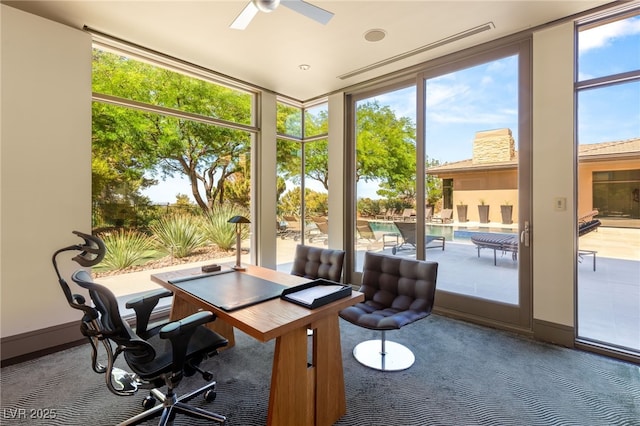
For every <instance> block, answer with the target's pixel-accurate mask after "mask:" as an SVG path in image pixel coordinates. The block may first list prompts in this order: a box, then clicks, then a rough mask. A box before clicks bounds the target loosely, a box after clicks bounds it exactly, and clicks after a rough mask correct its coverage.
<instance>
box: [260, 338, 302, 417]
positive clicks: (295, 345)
mask: <svg viewBox="0 0 640 426" xmlns="http://www.w3.org/2000/svg"><path fill="white" fill-rule="evenodd" d="M311 379H312V375H311V374H310V372H309V371H308V367H307V328H306V327H303V328H297V329H295V330H293V331H291V332H290V333H287V334H284V335H282V336H280V337H277V338H276V347H275V352H274V354H273V369H272V371H271V391H270V394H269V413H268V415H267V425H270V426H304V425H308V426H311V425H313V424H314V421H313V414H314V410H313V399H312V392H313V390H312V388H313V380H311Z"/></svg>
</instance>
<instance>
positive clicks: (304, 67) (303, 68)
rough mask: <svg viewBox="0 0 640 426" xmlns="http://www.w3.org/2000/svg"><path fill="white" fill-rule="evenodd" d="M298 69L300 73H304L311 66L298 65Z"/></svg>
mask: <svg viewBox="0 0 640 426" xmlns="http://www.w3.org/2000/svg"><path fill="white" fill-rule="evenodd" d="M298 68H300V69H301V70H302V71H306V70H308V69H309V68H311V65H308V64H300V65H298Z"/></svg>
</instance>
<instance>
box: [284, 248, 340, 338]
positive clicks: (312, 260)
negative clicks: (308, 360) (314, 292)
mask: <svg viewBox="0 0 640 426" xmlns="http://www.w3.org/2000/svg"><path fill="white" fill-rule="evenodd" d="M343 263H344V251H342V250H335V249H323V248H320V247H311V246H303V245H302V244H298V245H297V246H296V254H295V258H294V259H293V266H292V267H291V275H297V276H299V277H305V278H309V279H311V280H317V279H318V278H324V279H325V280H331V281H335V282H340V279H341V277H342V264H343ZM307 335H308V336H313V330H307Z"/></svg>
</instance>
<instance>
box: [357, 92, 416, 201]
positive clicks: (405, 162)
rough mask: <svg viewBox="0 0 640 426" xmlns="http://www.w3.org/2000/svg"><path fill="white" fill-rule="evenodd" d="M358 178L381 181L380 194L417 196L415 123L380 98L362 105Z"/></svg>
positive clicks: (359, 111)
mask: <svg viewBox="0 0 640 426" xmlns="http://www.w3.org/2000/svg"><path fill="white" fill-rule="evenodd" d="M356 115H357V122H356V137H357V140H356V180H357V181H360V180H363V181H365V182H369V181H374V180H375V181H378V182H379V186H380V189H379V190H378V192H377V193H378V195H381V196H383V197H385V198H395V197H400V198H407V199H415V174H416V172H415V170H416V146H415V134H416V130H415V125H414V124H413V122H412V121H411V119H410V118H408V117H396V114H395V113H394V111H393V110H392V109H391V108H390V107H389V106H381V105H380V104H379V102H378V101H372V102H365V103H363V104H361V105H359V106H358V109H357V113H356Z"/></svg>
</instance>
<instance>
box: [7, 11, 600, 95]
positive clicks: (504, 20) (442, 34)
mask: <svg viewBox="0 0 640 426" xmlns="http://www.w3.org/2000/svg"><path fill="white" fill-rule="evenodd" d="M247 1H248V0H234V1H218V0H208V1H187V0H183V1H148V0H138V1H95V0H85V1H3V3H5V4H8V5H11V6H13V7H16V8H19V9H22V10H25V11H28V12H31V13H34V14H36V15H40V16H43V17H46V18H48V19H51V20H54V21H57V22H60V23H63V24H66V25H69V26H71V27H74V28H83V26H85V25H86V26H88V27H90V28H93V29H95V30H98V31H101V32H103V33H107V34H110V35H113V36H116V37H118V38H121V39H124V40H127V41H130V42H133V43H136V44H139V45H142V46H144V47H147V48H150V49H154V50H157V51H160V52H163V53H165V54H168V55H171V56H175V57H177V58H179V59H182V60H185V61H188V62H192V63H194V64H196V65H199V66H202V67H205V68H209V69H211V70H214V71H217V72H219V73H222V74H226V75H229V76H233V77H235V78H237V79H240V80H243V81H246V82H248V83H251V84H253V85H257V86H260V87H263V88H266V89H270V90H272V91H275V92H277V93H280V94H283V95H286V96H289V97H292V98H294V99H297V100H301V101H305V100H308V99H312V98H314V97H317V96H320V95H324V94H327V93H331V92H333V91H335V90H339V89H342V88H345V87H348V86H351V85H353V84H356V83H359V82H362V81H366V80H369V79H371V78H374V77H377V76H380V75H384V74H387V73H389V72H392V71H395V70H398V69H402V68H406V67H409V66H412V65H415V64H418V63H421V62H424V61H426V60H429V59H432V58H435V57H439V56H442V55H445V54H447V53H451V52H454V51H458V50H461V49H464V48H467V47H471V46H474V45H478V44H480V43H483V42H486V41H489V40H493V39H496V38H500V37H503V36H506V35H509V34H513V33H515V32H518V31H521V30H524V29H527V28H531V27H535V26H538V25H542V24H545V23H548V22H551V21H554V20H556V19H559V18H562V17H565V16H568V15H572V14H575V13H578V12H582V11H585V10H589V9H591V8H594V7H597V6H600V5H603V4H606V3H609V2H608V1H590V0H580V1H540V0H536V1H524V0H520V1H518V0H512V1H480V0H476V1H419V0H413V1H364V0H360V1H358V0H356V1H328V0H310V1H309V2H310V3H312V4H314V5H316V6H319V7H322V8H323V9H326V10H329V11H331V12H333V13H334V14H335V16H334V17H333V19H332V20H331V21H330V22H329V23H328V24H327V25H321V24H319V23H317V22H315V21H313V20H311V19H309V18H307V17H305V16H303V15H300V14H298V13H296V12H293V11H292V10H290V9H288V8H285V7H283V6H282V5H281V6H280V7H278V8H277V9H276V10H275V11H274V12H272V13H269V14H266V13H262V12H259V13H258V15H256V17H255V18H254V19H253V21H252V22H251V23H250V24H249V27H248V28H247V29H246V30H244V31H239V30H233V29H230V28H229V25H230V24H231V22H232V21H233V20H234V19H235V17H236V16H237V15H238V14H239V13H240V11H241V10H242V9H243V8H244V6H245V5H246V3H247ZM486 23H493V26H494V27H495V28H493V29H491V30H489V31H484V32H482V33H479V34H475V35H472V36H470V37H467V38H464V39H461V40H458V41H454V42H452V43H450V44H446V45H444V46H441V47H436V48H434V49H429V50H426V51H425V52H421V53H417V54H410V55H407V57H406V58H402V59H400V60H397V61H392V63H390V64H387V65H383V66H380V67H376V68H374V69H373V70H370V71H367V72H364V73H361V74H359V75H356V76H353V77H350V78H347V79H341V78H339V76H341V75H343V74H345V73H350V72H352V71H355V70H358V69H360V68H362V67H367V66H370V65H372V64H375V63H378V62H380V61H385V60H387V59H390V58H394V57H396V56H398V55H401V54H404V53H407V52H413V51H414V50H420V49H421V48H422V47H424V46H428V45H431V44H433V43H436V42H438V41H440V40H442V39H446V38H448V37H452V36H454V35H456V34H459V33H461V32H464V31H467V30H469V29H471V28H475V27H478V26H481V25H483V24H486ZM377 28H379V29H384V30H385V31H386V33H387V36H386V38H385V39H384V40H382V41H380V42H376V43H372V42H368V41H366V40H365V39H364V33H365V32H366V31H368V30H370V29H377ZM300 64H308V65H310V66H311V68H310V69H309V70H307V71H301V70H300V69H299V65H300Z"/></svg>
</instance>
